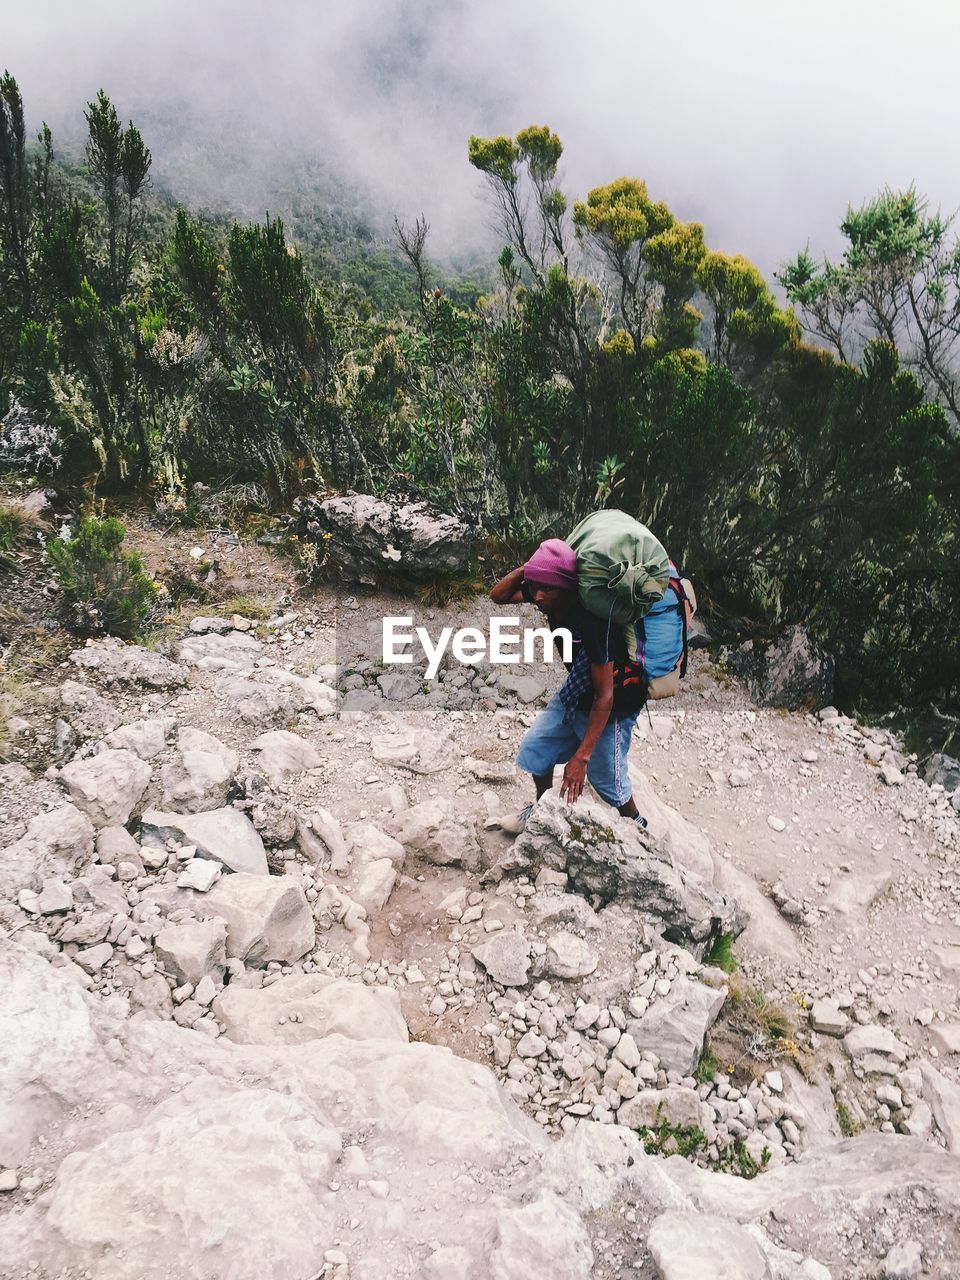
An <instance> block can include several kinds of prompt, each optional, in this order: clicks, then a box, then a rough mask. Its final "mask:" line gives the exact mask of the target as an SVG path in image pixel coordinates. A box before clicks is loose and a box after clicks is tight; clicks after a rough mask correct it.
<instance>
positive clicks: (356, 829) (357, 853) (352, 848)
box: [348, 822, 406, 868]
mask: <svg viewBox="0 0 960 1280" xmlns="http://www.w3.org/2000/svg"><path fill="white" fill-rule="evenodd" d="M348 849H349V856H350V857H351V858H352V859H353V861H354V862H355V863H358V864H360V863H366V862H377V861H380V860H381V859H383V858H388V859H389V860H390V861H391V862H392V863H393V864H394V865H395V866H396V867H398V868H399V867H401V866H402V865H403V859H404V857H405V855H406V850H405V849H404V847H403V845H402V844H401V843H400V841H399V840H394V838H393V836H388V835H387V834H386V832H384V831H381V830H380V828H379V827H375V826H374V825H373V823H372V822H355V823H354V824H353V826H352V827H351V828H350V831H349V837H348Z"/></svg>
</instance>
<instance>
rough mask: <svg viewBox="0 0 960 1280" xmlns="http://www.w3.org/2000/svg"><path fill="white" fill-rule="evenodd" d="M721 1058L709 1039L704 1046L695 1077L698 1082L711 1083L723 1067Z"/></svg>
mask: <svg viewBox="0 0 960 1280" xmlns="http://www.w3.org/2000/svg"><path fill="white" fill-rule="evenodd" d="M721 1065H722V1064H721V1062H720V1059H719V1058H718V1057H717V1056H716V1055H715V1054H714V1053H713V1051H712V1050H711V1048H710V1043H709V1041H708V1042H707V1043H706V1044H705V1045H704V1047H703V1053H701V1055H700V1061H699V1062H698V1063H697V1069H696V1071H694V1073H693V1074H694V1077H695V1079H696V1081H697V1083H698V1084H710V1083H711V1082H712V1081H713V1077H714V1076H715V1075H716V1074H717V1072H718V1071H719V1070H720V1068H721Z"/></svg>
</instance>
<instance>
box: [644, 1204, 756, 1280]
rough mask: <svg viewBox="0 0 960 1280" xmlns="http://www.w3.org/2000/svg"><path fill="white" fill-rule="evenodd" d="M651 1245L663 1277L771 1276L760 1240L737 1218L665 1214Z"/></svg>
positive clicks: (723, 1279) (732, 1279) (737, 1279)
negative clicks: (759, 1243) (725, 1218)
mask: <svg viewBox="0 0 960 1280" xmlns="http://www.w3.org/2000/svg"><path fill="white" fill-rule="evenodd" d="M647 1248H648V1249H649V1250H650V1256H651V1257H652V1258H653V1261H654V1265H655V1266H656V1268H657V1275H658V1276H659V1277H660V1280H770V1270H769V1268H768V1267H767V1260H766V1258H765V1257H764V1255H763V1253H762V1251H761V1249H760V1248H759V1246H758V1245H757V1243H756V1241H755V1240H754V1239H753V1238H752V1237H751V1236H750V1235H748V1234H747V1232H746V1231H745V1230H744V1229H743V1227H738V1226H737V1224H736V1223H735V1222H727V1221H725V1220H724V1219H723V1218H719V1217H716V1216H712V1215H710V1214H705V1213H696V1214H690V1213H664V1214H661V1216H660V1217H659V1218H657V1220H656V1222H654V1224H653V1228H652V1230H651V1232H650V1234H649V1235H648V1236H647Z"/></svg>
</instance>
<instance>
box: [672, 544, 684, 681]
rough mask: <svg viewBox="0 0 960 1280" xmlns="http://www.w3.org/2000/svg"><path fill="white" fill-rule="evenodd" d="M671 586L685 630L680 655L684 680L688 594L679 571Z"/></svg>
mask: <svg viewBox="0 0 960 1280" xmlns="http://www.w3.org/2000/svg"><path fill="white" fill-rule="evenodd" d="M669 585H670V587H672V589H673V593H674V595H675V596H676V597H677V602H678V608H679V610H680V625H681V627H682V628H683V648H682V650H681V653H680V679H681V680H682V679H683V677H684V676H685V675H686V674H687V653H688V649H687V593H686V591H685V590H684V587H683V579H682V577H681V575H680V571H679V570H677V576H676V577H675V578H671V579H670V582H669Z"/></svg>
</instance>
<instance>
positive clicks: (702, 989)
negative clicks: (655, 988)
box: [628, 977, 726, 1076]
mask: <svg viewBox="0 0 960 1280" xmlns="http://www.w3.org/2000/svg"><path fill="white" fill-rule="evenodd" d="M725 999H726V992H725V991H723V990H718V989H717V988H716V987H708V986H707V985H706V984H705V983H703V982H697V981H695V980H694V979H693V978H683V977H681V978H677V979H675V980H674V983H673V985H672V987H671V988H670V992H669V994H668V995H666V996H664V997H663V998H662V999H660V1000H657V1001H655V1002H654V1003H653V1004H652V1005H651V1006H650V1008H649V1009H648V1010H647V1011H646V1013H645V1014H644V1015H643V1017H641V1018H637V1019H635V1020H634V1021H632V1022H630V1023H628V1030H629V1031H630V1034H631V1035H632V1036H633V1038H634V1040H635V1041H636V1043H637V1046H638V1048H640V1049H649V1050H650V1051H651V1052H653V1053H655V1054H656V1055H657V1057H658V1058H659V1059H660V1061H661V1062H662V1063H663V1064H664V1065H665V1066H666V1067H667V1068H669V1069H671V1070H673V1071H679V1072H680V1074H681V1075H683V1076H686V1075H689V1074H690V1073H691V1072H692V1071H693V1070H694V1068H695V1067H696V1065H697V1063H698V1062H699V1061H700V1055H701V1054H702V1053H703V1045H704V1041H705V1040H706V1037H707V1032H708V1031H709V1030H710V1028H711V1027H712V1026H713V1024H714V1022H716V1020H717V1016H718V1014H719V1013H720V1010H721V1009H722V1008H723V1002H724V1000H725Z"/></svg>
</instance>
